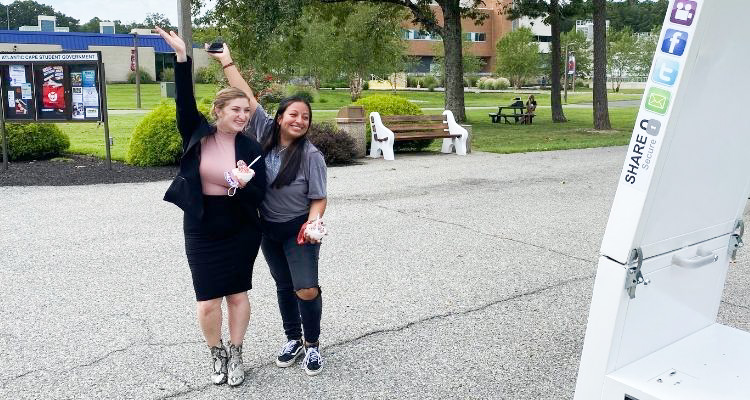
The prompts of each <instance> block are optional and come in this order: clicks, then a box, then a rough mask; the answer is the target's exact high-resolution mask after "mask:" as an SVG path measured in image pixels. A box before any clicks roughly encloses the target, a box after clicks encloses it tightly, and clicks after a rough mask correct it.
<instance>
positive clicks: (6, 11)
mask: <svg viewBox="0 0 750 400" xmlns="http://www.w3.org/2000/svg"><path fill="white" fill-rule="evenodd" d="M5 19H6V20H8V30H10V4H8V5H7V6H5Z"/></svg>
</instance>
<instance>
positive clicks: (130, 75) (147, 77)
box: [128, 68, 154, 83]
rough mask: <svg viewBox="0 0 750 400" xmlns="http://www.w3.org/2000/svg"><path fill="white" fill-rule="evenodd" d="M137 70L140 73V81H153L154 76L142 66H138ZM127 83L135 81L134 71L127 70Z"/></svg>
mask: <svg viewBox="0 0 750 400" xmlns="http://www.w3.org/2000/svg"><path fill="white" fill-rule="evenodd" d="M138 72H139V73H140V75H141V83H154V78H152V77H151V75H149V73H148V72H146V71H145V70H144V69H143V68H138ZM128 83H135V71H130V72H128Z"/></svg>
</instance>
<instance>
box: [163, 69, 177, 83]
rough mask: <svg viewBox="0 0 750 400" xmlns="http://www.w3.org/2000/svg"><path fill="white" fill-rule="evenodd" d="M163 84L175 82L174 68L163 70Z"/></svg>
mask: <svg viewBox="0 0 750 400" xmlns="http://www.w3.org/2000/svg"><path fill="white" fill-rule="evenodd" d="M161 81H162V82H174V68H164V69H163V70H161Z"/></svg>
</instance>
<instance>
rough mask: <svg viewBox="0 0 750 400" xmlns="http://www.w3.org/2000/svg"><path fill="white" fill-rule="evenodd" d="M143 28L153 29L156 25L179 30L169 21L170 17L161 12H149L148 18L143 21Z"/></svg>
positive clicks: (165, 28)
mask: <svg viewBox="0 0 750 400" xmlns="http://www.w3.org/2000/svg"><path fill="white" fill-rule="evenodd" d="M141 25H142V26H141V27H143V28H146V29H151V28H153V27H155V26H158V27H161V28H162V29H164V30H167V31H169V30H175V31H176V30H177V29H176V27H175V26H173V25H172V23H170V22H169V18H167V17H166V16H165V15H164V14H160V13H149V14H146V19H145V20H144V21H143V24H141Z"/></svg>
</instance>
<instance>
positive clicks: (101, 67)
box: [99, 54, 112, 170]
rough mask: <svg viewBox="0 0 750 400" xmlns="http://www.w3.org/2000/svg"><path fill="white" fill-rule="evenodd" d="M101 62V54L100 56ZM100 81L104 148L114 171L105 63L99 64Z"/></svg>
mask: <svg viewBox="0 0 750 400" xmlns="http://www.w3.org/2000/svg"><path fill="white" fill-rule="evenodd" d="M99 60H101V54H99ZM99 80H100V82H99V83H100V87H101V92H102V120H103V121H104V147H105V148H106V149H107V169H108V170H112V154H111V152H110V150H109V112H107V77H106V74H105V72H104V63H102V62H100V63H99Z"/></svg>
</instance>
